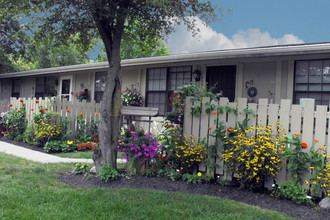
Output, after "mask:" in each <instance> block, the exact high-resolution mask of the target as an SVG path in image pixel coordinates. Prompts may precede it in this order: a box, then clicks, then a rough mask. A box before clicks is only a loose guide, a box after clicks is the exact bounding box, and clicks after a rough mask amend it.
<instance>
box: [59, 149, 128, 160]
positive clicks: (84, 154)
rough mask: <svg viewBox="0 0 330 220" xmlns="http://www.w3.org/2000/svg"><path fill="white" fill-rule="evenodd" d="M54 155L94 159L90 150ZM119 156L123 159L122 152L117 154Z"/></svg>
mask: <svg viewBox="0 0 330 220" xmlns="http://www.w3.org/2000/svg"><path fill="white" fill-rule="evenodd" d="M54 155H55V156H58V157H68V158H82V159H92V157H93V151H89V152H84V151H78V152H69V153H57V154H54ZM117 158H119V159H122V156H121V153H118V154H117Z"/></svg>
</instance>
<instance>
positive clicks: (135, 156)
mask: <svg viewBox="0 0 330 220" xmlns="http://www.w3.org/2000/svg"><path fill="white" fill-rule="evenodd" d="M120 135H121V138H120V140H119V142H118V152H120V153H122V157H123V158H124V159H126V160H127V162H128V164H127V171H128V173H129V174H132V173H133V172H134V169H135V170H136V173H139V174H141V171H142V170H141V169H142V166H143V164H148V163H149V162H150V160H152V159H153V158H155V157H156V156H157V155H159V154H160V152H159V151H160V150H161V149H162V146H161V145H159V144H158V140H157V138H155V137H154V136H153V134H152V133H148V134H146V133H144V131H143V130H137V131H131V130H130V129H126V130H123V131H122V132H121V134H120Z"/></svg>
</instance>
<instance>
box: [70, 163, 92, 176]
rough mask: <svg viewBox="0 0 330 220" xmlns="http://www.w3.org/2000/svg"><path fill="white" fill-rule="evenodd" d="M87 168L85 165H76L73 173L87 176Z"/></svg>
mask: <svg viewBox="0 0 330 220" xmlns="http://www.w3.org/2000/svg"><path fill="white" fill-rule="evenodd" d="M89 172H90V171H89V167H88V165H87V164H85V163H76V165H75V167H74V169H73V173H74V174H89Z"/></svg>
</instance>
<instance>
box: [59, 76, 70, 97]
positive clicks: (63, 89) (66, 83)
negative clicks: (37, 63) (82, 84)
mask: <svg viewBox="0 0 330 220" xmlns="http://www.w3.org/2000/svg"><path fill="white" fill-rule="evenodd" d="M60 96H61V98H66V99H67V100H68V101H71V99H72V76H62V77H61V84H60Z"/></svg>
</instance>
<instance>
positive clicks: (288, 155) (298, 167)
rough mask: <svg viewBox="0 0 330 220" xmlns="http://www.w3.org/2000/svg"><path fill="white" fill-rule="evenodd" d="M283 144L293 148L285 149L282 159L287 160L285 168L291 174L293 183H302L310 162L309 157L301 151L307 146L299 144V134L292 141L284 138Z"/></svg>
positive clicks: (303, 143)
mask: <svg viewBox="0 0 330 220" xmlns="http://www.w3.org/2000/svg"><path fill="white" fill-rule="evenodd" d="M285 143H286V144H289V145H290V146H291V145H292V146H294V148H293V149H291V148H286V149H285V154H284V158H285V159H286V160H288V164H287V168H288V170H289V171H290V172H291V175H292V179H293V181H294V182H298V183H302V182H303V180H302V175H303V174H304V173H306V172H307V170H308V167H309V166H310V164H309V162H310V161H311V158H310V155H309V154H308V153H307V152H304V151H303V149H307V148H308V145H307V143H305V142H301V138H300V134H294V136H293V137H292V139H291V138H289V137H286V141H285Z"/></svg>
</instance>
